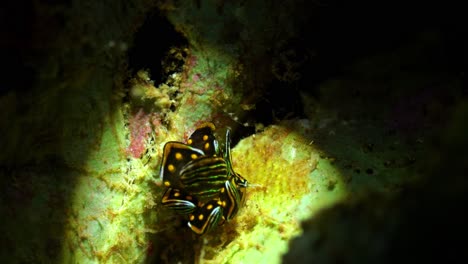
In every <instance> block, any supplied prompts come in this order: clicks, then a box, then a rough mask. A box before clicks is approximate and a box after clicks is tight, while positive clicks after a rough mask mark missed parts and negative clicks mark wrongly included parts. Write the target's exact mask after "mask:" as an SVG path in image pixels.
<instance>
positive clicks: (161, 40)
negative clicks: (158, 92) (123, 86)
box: [128, 11, 188, 86]
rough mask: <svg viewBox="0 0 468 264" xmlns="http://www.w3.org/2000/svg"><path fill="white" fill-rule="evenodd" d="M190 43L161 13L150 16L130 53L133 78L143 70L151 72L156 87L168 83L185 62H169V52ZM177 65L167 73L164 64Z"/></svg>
mask: <svg viewBox="0 0 468 264" xmlns="http://www.w3.org/2000/svg"><path fill="white" fill-rule="evenodd" d="M187 44H188V42H187V39H185V38H184V37H183V36H182V35H181V34H180V33H179V32H177V31H176V30H175V29H174V26H173V25H172V24H171V23H170V22H169V20H168V19H167V18H166V17H164V16H163V15H162V14H160V12H158V11H154V12H152V13H151V14H149V15H148V16H147V18H146V21H145V22H144V24H143V25H142V26H141V28H140V29H139V30H138V31H137V33H136V34H135V38H134V43H133V46H132V48H131V49H130V50H129V52H128V63H129V68H130V70H131V74H132V76H134V75H135V73H136V72H137V71H139V70H141V69H146V70H149V73H150V74H151V79H152V80H154V81H155V86H158V84H160V83H164V82H166V80H167V78H168V77H169V76H170V75H171V74H172V73H174V72H176V71H180V69H181V68H182V66H183V61H170V62H168V61H167V60H168V58H167V57H168V56H167V55H168V52H169V51H170V49H171V48H173V47H183V46H187ZM164 62H166V63H171V64H176V65H175V66H174V67H171V68H172V69H173V71H165V70H164V69H163V63H164Z"/></svg>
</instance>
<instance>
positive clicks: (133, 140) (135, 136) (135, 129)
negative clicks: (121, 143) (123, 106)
mask: <svg viewBox="0 0 468 264" xmlns="http://www.w3.org/2000/svg"><path fill="white" fill-rule="evenodd" d="M151 116H152V115H151V114H149V115H148V114H146V113H145V112H144V111H143V109H140V110H139V111H138V112H137V113H136V114H134V115H132V116H131V117H130V119H129V129H130V145H129V146H128V148H127V153H129V154H131V155H132V156H133V157H134V158H140V157H141V155H142V154H143V153H144V152H145V150H146V147H145V143H146V141H147V139H148V137H149V135H150V133H151V119H152V118H151Z"/></svg>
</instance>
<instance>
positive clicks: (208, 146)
mask: <svg viewBox="0 0 468 264" xmlns="http://www.w3.org/2000/svg"><path fill="white" fill-rule="evenodd" d="M209 148H210V143H208V142H206V143H205V149H206V150H208V149H209Z"/></svg>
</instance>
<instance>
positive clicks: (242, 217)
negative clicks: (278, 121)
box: [199, 125, 341, 263]
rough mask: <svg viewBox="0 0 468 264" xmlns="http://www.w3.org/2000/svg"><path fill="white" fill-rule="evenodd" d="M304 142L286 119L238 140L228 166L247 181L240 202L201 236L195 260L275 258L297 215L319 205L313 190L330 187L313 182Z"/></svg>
mask: <svg viewBox="0 0 468 264" xmlns="http://www.w3.org/2000/svg"><path fill="white" fill-rule="evenodd" d="M309 142H310V141H309V140H307V139H305V138H304V137H303V135H301V134H300V133H298V132H296V131H295V130H293V129H292V128H291V126H286V125H285V126H280V125H275V126H270V127H267V128H266V129H265V130H264V132H262V133H259V134H255V135H252V136H250V137H248V138H245V139H243V140H241V141H240V142H239V144H238V145H237V146H236V147H235V148H234V149H233V150H232V159H233V167H234V170H235V171H236V172H237V173H239V174H241V175H242V176H243V177H245V178H246V179H247V180H248V181H249V184H250V187H248V188H247V198H246V203H245V205H244V206H242V207H241V209H240V211H239V213H238V215H237V216H236V217H234V219H233V220H232V221H230V222H227V223H226V224H225V225H224V226H223V227H222V228H220V231H219V232H218V231H216V232H214V233H213V234H207V235H206V236H205V239H206V240H204V241H205V242H207V243H205V245H204V246H203V249H202V250H201V252H202V254H200V256H199V263H280V262H281V256H282V255H283V254H284V253H285V252H286V251H287V247H288V241H289V240H290V239H292V238H293V237H295V236H296V235H298V234H300V232H301V229H300V225H299V223H300V221H301V220H304V219H306V218H308V217H310V216H311V215H312V214H313V212H315V211H317V210H318V209H319V208H318V207H317V206H315V202H316V201H317V198H316V197H315V196H317V195H319V196H320V195H321V192H322V190H323V193H325V192H328V193H330V192H329V191H326V188H317V185H320V184H321V183H317V181H316V180H315V179H314V175H315V174H316V173H317V172H316V168H317V164H318V162H319V160H320V159H319V154H318V151H317V150H315V149H314V148H313V147H312V146H311V145H310V144H309ZM330 177H333V178H335V177H334V175H330ZM327 195H329V194H327ZM340 196H341V195H336V199H335V200H338V197H340ZM318 204H320V205H321V206H323V205H324V204H325V203H318ZM220 234H222V235H221V236H220ZM220 245H224V246H220Z"/></svg>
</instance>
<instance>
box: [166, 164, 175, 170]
mask: <svg viewBox="0 0 468 264" xmlns="http://www.w3.org/2000/svg"><path fill="white" fill-rule="evenodd" d="M167 169H168V170H169V172H174V171H175V167H174V165H172V164H169V165H167Z"/></svg>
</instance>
